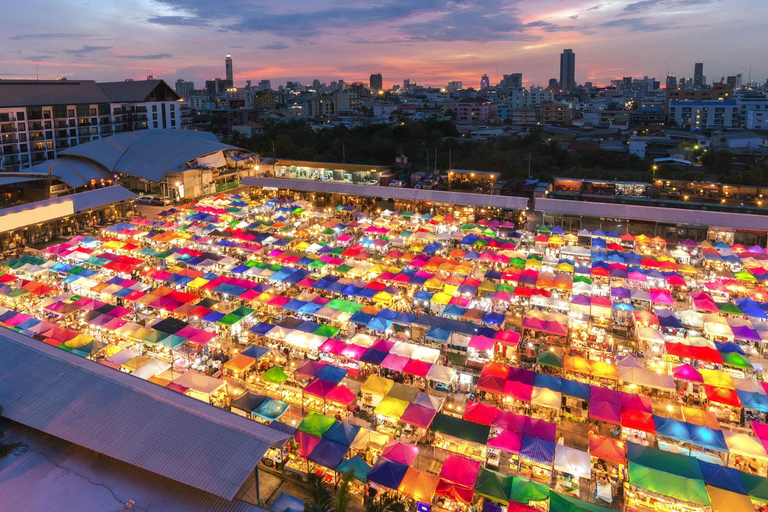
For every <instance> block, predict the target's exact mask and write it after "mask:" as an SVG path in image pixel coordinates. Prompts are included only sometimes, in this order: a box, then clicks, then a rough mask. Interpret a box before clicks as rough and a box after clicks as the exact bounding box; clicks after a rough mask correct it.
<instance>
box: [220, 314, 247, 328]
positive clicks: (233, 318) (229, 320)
mask: <svg viewBox="0 0 768 512" xmlns="http://www.w3.org/2000/svg"><path fill="white" fill-rule="evenodd" d="M242 319H243V317H241V316H237V315H235V314H232V313H229V314H227V315H226V316H224V317H223V318H220V319H219V320H217V321H216V323H217V324H219V325H226V326H228V327H232V326H233V325H235V324H236V323H237V322H239V321H241V320H242Z"/></svg>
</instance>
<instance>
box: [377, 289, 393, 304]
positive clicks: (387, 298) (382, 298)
mask: <svg viewBox="0 0 768 512" xmlns="http://www.w3.org/2000/svg"><path fill="white" fill-rule="evenodd" d="M393 297H394V295H392V294H391V293H388V292H385V291H381V292H379V293H377V294H376V295H374V296H373V300H375V301H376V302H392V298H393Z"/></svg>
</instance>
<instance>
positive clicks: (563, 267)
mask: <svg viewBox="0 0 768 512" xmlns="http://www.w3.org/2000/svg"><path fill="white" fill-rule="evenodd" d="M555 270H557V271H558V272H573V265H571V264H570V263H568V262H566V261H564V262H562V263H560V264H558V265H557V266H556V267H555Z"/></svg>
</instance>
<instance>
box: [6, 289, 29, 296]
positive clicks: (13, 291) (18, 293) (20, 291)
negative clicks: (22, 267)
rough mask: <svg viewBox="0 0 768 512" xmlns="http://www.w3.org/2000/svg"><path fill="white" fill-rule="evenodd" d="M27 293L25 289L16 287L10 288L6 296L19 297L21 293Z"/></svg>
mask: <svg viewBox="0 0 768 512" xmlns="http://www.w3.org/2000/svg"><path fill="white" fill-rule="evenodd" d="M27 293H29V292H27V290H22V289H21V288H16V289H14V290H11V291H10V292H9V293H8V295H7V296H8V297H21V296H22V295H26V294H27Z"/></svg>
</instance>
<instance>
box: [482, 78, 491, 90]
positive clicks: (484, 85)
mask: <svg viewBox="0 0 768 512" xmlns="http://www.w3.org/2000/svg"><path fill="white" fill-rule="evenodd" d="M489 82H490V80H489V79H488V75H483V77H482V78H481V79H480V89H481V90H482V89H487V88H488V86H489V85H490V83H489Z"/></svg>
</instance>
